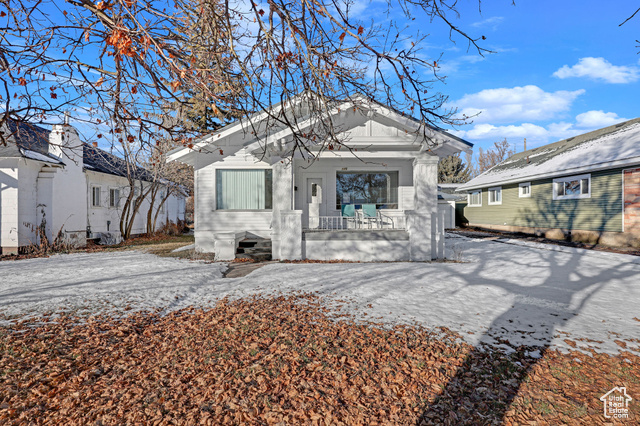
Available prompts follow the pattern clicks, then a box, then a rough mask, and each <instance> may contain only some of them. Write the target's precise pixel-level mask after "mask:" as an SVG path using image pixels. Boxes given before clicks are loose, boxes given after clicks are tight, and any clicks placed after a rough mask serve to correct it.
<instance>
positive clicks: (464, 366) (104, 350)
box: [0, 294, 640, 425]
mask: <svg viewBox="0 0 640 426" xmlns="http://www.w3.org/2000/svg"><path fill="white" fill-rule="evenodd" d="M325 306H326V304H325V303H324V301H323V300H322V299H321V298H319V297H317V296H314V295H308V294H296V295H287V296H278V297H258V296H256V297H252V298H247V299H241V300H235V301H229V300H223V301H221V302H220V303H219V304H218V305H217V306H216V307H215V308H212V309H207V310H202V309H196V308H189V309H185V310H181V311H178V312H174V313H171V314H168V315H159V313H135V314H132V315H130V316H128V317H125V318H122V319H113V318H107V317H100V316H97V317H90V318H77V317H72V316H62V317H56V318H52V317H45V318H41V319H40V320H41V322H40V323H39V324H33V323H31V324H30V323H27V322H21V323H19V324H17V325H15V326H13V327H11V328H4V329H0V350H1V355H0V372H1V376H0V423H3V424H55V425H60V424H78V425H80V424H81V425H88V424H104V425H106V424H118V425H120V424H189V425H191V424H265V425H270V424H366V425H375V424H450V425H458V424H474V425H476V424H503V423H507V424H531V423H529V422H530V421H536V420H537V421H539V423H537V424H561V423H571V422H576V423H583V424H599V423H603V422H604V420H605V419H604V417H603V416H602V406H601V402H600V401H599V400H598V398H599V397H600V396H601V395H602V394H604V393H605V392H607V391H609V389H611V388H612V387H613V386H627V389H628V390H629V393H630V394H631V395H632V396H634V401H633V402H632V405H630V408H631V411H632V415H636V416H637V415H640V406H639V405H638V403H637V402H636V401H637V400H638V399H639V398H640V367H639V365H640V364H639V363H638V361H639V359H638V357H637V356H634V355H631V354H628V353H624V354H622V355H619V356H617V357H612V356H607V355H598V354H594V356H593V357H590V356H588V355H584V354H580V353H578V352H575V353H571V354H567V355H561V354H559V353H556V352H551V351H548V352H547V353H545V354H544V356H543V358H542V359H534V358H531V357H528V356H527V354H528V352H527V348H519V350H517V351H516V352H515V353H513V354H511V355H509V356H507V355H504V354H502V353H501V352H498V351H492V350H490V349H489V348H482V349H478V348H474V347H473V346H471V345H469V344H466V343H462V342H461V341H460V339H459V338H458V337H457V336H456V335H455V334H454V333H451V332H448V331H447V330H446V329H441V330H435V331H429V330H426V329H424V328H420V327H413V326H411V327H410V326H396V327H393V328H388V327H387V328H385V327H382V326H379V325H376V324H362V323H356V322H354V321H352V320H340V321H336V320H335V319H334V318H332V315H333V314H334V312H333V311H329V310H328V309H327V308H326V307H325ZM528 349H531V348H528ZM634 390H635V392H636V394H635V395H634V394H633V392H634ZM636 395H637V397H636ZM631 422H632V423H633V422H634V420H633V419H632V420H631Z"/></svg>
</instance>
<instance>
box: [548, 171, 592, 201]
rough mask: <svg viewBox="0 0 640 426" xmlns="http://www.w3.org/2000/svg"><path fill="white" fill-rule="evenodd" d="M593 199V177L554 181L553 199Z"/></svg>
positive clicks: (566, 178)
mask: <svg viewBox="0 0 640 426" xmlns="http://www.w3.org/2000/svg"><path fill="white" fill-rule="evenodd" d="M574 198H591V175H589V174H586V175H579V176H567V177H562V178H558V179H554V180H553V199H554V200H565V199H574Z"/></svg>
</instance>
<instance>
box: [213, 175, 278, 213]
mask: <svg viewBox="0 0 640 426" xmlns="http://www.w3.org/2000/svg"><path fill="white" fill-rule="evenodd" d="M272 181H273V172H272V171H271V169H218V170H216V206H217V209H218V210H270V209H271V208H272V194H271V190H272Z"/></svg>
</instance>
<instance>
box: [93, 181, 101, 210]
mask: <svg viewBox="0 0 640 426" xmlns="http://www.w3.org/2000/svg"><path fill="white" fill-rule="evenodd" d="M91 206H92V207H100V187H99V186H92V187H91Z"/></svg>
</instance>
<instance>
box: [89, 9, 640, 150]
mask: <svg viewBox="0 0 640 426" xmlns="http://www.w3.org/2000/svg"><path fill="white" fill-rule="evenodd" d="M346 1H352V0H346ZM354 1H355V3H354V5H353V8H352V12H353V13H355V16H357V17H358V18H359V19H361V21H362V24H363V25H364V26H369V25H372V23H374V24H375V23H380V24H382V23H385V22H387V21H388V20H390V19H392V20H395V21H396V22H397V24H398V25H399V26H400V27H404V26H408V32H407V33H406V34H407V35H409V34H413V33H415V31H416V30H420V31H421V32H423V33H428V34H430V35H429V37H428V38H427V39H426V40H425V42H424V44H422V51H421V54H422V55H424V57H425V58H429V59H431V60H434V59H438V58H439V57H440V55H441V54H442V55H443V56H442V61H440V62H439V63H440V67H441V68H440V74H441V75H446V76H447V79H446V82H445V83H437V84H436V86H435V89H437V90H438V91H440V92H442V93H444V94H446V95H448V96H449V106H451V107H457V108H458V109H459V111H460V112H461V113H462V112H467V113H477V112H480V115H478V116H477V117H475V118H474V119H473V123H470V124H468V125H465V126H461V127H459V128H458V129H455V130H454V131H453V132H454V133H456V134H457V135H458V136H460V137H462V138H465V139H467V140H469V141H470V142H473V143H474V144H475V145H476V147H483V148H487V147H490V146H491V145H492V144H493V142H496V141H500V140H502V139H504V138H505V137H506V138H507V140H508V141H509V142H510V143H511V144H513V145H514V146H515V147H516V149H517V150H518V151H521V150H522V149H523V139H524V138H525V137H526V138H527V145H528V147H529V148H532V147H535V146H540V145H542V144H545V143H550V142H554V141H556V140H560V139H563V138H566V137H570V136H573V135H576V134H581V133H585V132H588V131H590V130H594V129H598V128H601V127H605V126H608V125H611V124H614V123H615V122H618V121H623V120H625V119H631V118H636V117H638V116H640V113H639V112H638V108H637V105H638V100H637V98H638V95H640V55H638V52H639V51H640V47H638V46H637V45H638V44H639V43H637V42H636V41H635V40H636V39H638V38H640V30H638V29H639V28H640V16H637V17H636V18H635V19H634V20H632V21H629V22H628V23H626V24H625V25H624V26H622V27H619V24H620V23H621V22H623V21H624V20H625V19H626V18H627V17H628V16H630V15H631V14H632V13H633V12H634V11H635V9H636V8H637V7H638V6H639V5H638V3H637V2H632V1H628V0H619V1H616V2H615V7H614V6H611V5H610V4H611V3H610V4H609V5H608V4H606V3H604V2H601V1H594V0H582V1H568V2H567V1H565V2H562V1H553V2H552V1H547V0H536V1H532V0H517V1H516V5H515V6H513V5H512V3H511V1H510V0H494V1H491V2H487V1H485V2H482V12H481V13H480V11H479V10H478V1H477V0H459V1H458V9H459V12H460V17H459V18H456V17H455V16H452V15H450V16H448V17H449V18H450V19H451V20H452V22H453V23H454V24H456V25H458V26H459V27H460V28H461V29H462V30H464V31H466V32H468V33H469V35H471V36H472V37H480V36H482V35H484V36H485V37H486V40H485V41H483V42H481V43H482V46H483V47H486V48H487V49H491V50H493V51H495V53H492V54H486V55H485V56H484V57H482V56H480V55H478V54H477V53H476V52H475V51H474V50H472V49H470V50H467V44H466V43H465V42H464V41H463V40H462V39H461V38H460V37H457V38H456V40H457V43H456V44H454V43H452V42H451V41H450V40H449V39H448V29H447V28H446V27H445V26H444V25H443V24H441V23H439V22H437V21H434V22H429V21H428V20H425V19H416V20H414V21H407V19H406V18H405V17H404V16H402V14H401V13H400V10H399V8H397V7H395V8H394V9H393V10H392V13H391V14H390V15H386V14H383V13H382V11H383V9H384V8H385V7H386V4H387V0H354ZM392 4H394V5H395V4H397V3H392ZM416 16H418V15H416ZM78 124H79V123H78ZM79 127H80V128H81V129H83V130H84V131H83V133H84V134H85V137H89V138H90V137H91V134H92V133H94V132H90V131H87V127H88V126H83V125H82V124H79Z"/></svg>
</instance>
